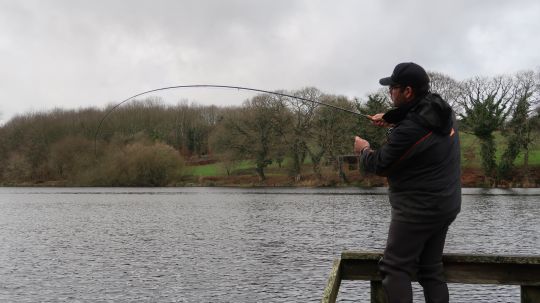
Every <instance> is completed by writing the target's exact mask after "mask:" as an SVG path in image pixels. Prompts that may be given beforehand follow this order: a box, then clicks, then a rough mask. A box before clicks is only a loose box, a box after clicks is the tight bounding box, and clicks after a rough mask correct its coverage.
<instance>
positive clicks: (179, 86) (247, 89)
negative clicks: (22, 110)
mask: <svg viewBox="0 0 540 303" xmlns="http://www.w3.org/2000/svg"><path fill="white" fill-rule="evenodd" d="M177 88H225V89H236V90H244V91H252V92H258V93H264V94H271V95H276V96H281V97H287V98H293V99H297V100H300V101H304V102H310V103H314V104H318V105H323V106H326V107H330V108H333V109H337V110H340V111H343V112H347V113H350V114H354V115H358V116H362V117H364V118H366V119H369V120H371V116H369V115H366V114H362V113H359V112H355V111H352V110H350V109H346V108H343V107H339V106H336V105H332V104H328V103H324V102H321V101H317V100H312V99H307V98H302V97H298V96H294V95H289V94H285V93H280V92H273V91H268V90H264V89H257V88H250V87H242V86H232V85H215V84H192V85H176V86H167V87H161V88H156V89H152V90H148V91H145V92H142V93H138V94H136V95H133V96H131V97H129V98H127V99H125V100H123V101H121V102H119V103H118V104H116V105H115V106H113V107H112V108H111V109H110V110H109V111H107V112H106V113H105V115H104V116H103V118H101V121H99V124H98V127H97V130H96V133H95V135H94V154H95V155H97V136H98V134H99V131H100V129H101V125H102V124H103V121H105V119H106V118H107V117H108V116H109V115H110V114H111V113H112V112H113V111H114V110H115V109H116V108H118V107H119V106H121V105H122V104H124V103H126V102H128V101H130V100H133V99H135V98H137V97H140V96H142V95H146V94H149V93H153V92H157V91H164V90H169V89H177Z"/></svg>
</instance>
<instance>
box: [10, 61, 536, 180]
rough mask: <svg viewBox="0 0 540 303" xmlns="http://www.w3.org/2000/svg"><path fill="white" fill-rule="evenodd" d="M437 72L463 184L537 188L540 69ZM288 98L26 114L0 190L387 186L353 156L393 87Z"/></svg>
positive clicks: (14, 130) (434, 79) (15, 122)
mask: <svg viewBox="0 0 540 303" xmlns="http://www.w3.org/2000/svg"><path fill="white" fill-rule="evenodd" d="M429 74H430V78H431V86H432V90H433V91H434V92H437V93H439V94H441V96H442V97H443V98H444V99H445V100H447V101H448V102H449V104H450V105H451V106H452V107H453V109H454V111H455V113H456V119H457V122H458V128H459V136H460V142H461V156H462V158H461V166H462V172H463V175H462V184H463V186H464V187H483V188H496V187H498V188H526V187H539V186H540V140H539V138H540V106H539V104H540V74H539V73H538V72H533V71H524V72H518V73H515V74H514V75H502V76H496V77H474V78H471V79H467V80H464V81H456V80H454V79H452V78H450V77H448V76H446V75H443V74H440V73H436V72H430V73H429ZM280 92H284V93H286V95H274V94H259V95H256V96H253V97H252V98H250V99H247V100H245V101H244V103H243V104H242V105H240V106H228V107H218V106H214V105H212V106H203V105H198V104H194V103H191V104H189V103H188V102H187V101H180V102H178V103H177V104H175V105H170V104H165V103H164V102H163V100H161V99H160V98H158V97H150V98H146V99H143V100H133V101H132V102H129V103H126V104H124V105H122V106H121V107H118V108H117V106H115V105H110V106H108V107H107V108H102V109H99V108H82V109H78V110H64V109H55V110H52V111H47V112H33V113H27V114H24V115H19V116H16V117H14V118H12V119H10V120H9V121H8V122H7V123H5V124H4V125H1V126H0V185H1V186H88V187H164V186H238V187H249V186H253V187H255V186H288V187H291V186H297V187H325V186H326V187H340V186H359V187H370V186H386V185H387V184H386V179H385V178H381V177H377V176H370V175H363V174H362V172H360V170H359V169H358V163H354V162H355V161H352V160H354V159H357V158H356V157H354V156H352V157H351V156H347V155H350V153H351V152H352V148H353V142H354V141H353V138H354V136H355V135H358V136H361V137H362V138H365V139H366V140H368V141H369V142H370V144H371V147H372V148H373V149H378V148H379V147H380V146H382V145H383V144H384V143H385V141H386V137H387V131H388V130H387V129H383V128H380V127H376V126H373V125H372V124H371V122H370V121H369V120H368V119H366V118H365V116H362V115H355V114H354V113H382V112H386V111H388V110H389V109H390V108H391V106H392V102H391V100H389V96H388V91H387V90H383V89H382V90H380V91H377V92H373V93H371V94H368V95H367V96H366V97H364V98H363V99H362V100H360V99H358V98H350V97H347V96H342V95H333V94H327V93H323V92H321V91H320V90H318V89H317V88H315V87H306V88H302V89H299V90H295V91H280ZM298 98H301V99H302V100H304V101H301V100H300V99H298ZM305 100H316V101H317V102H319V103H315V102H307V101H305ZM218 101H219V100H216V102H218ZM321 104H324V105H330V106H333V108H332V107H329V106H323V105H321ZM336 107H338V108H341V109H345V110H346V111H348V112H344V111H339V110H336V109H335V108H336ZM113 109H114V110H113ZM105 118H107V119H105ZM344 156H347V157H346V158H343V157H344ZM345 159H347V160H345Z"/></svg>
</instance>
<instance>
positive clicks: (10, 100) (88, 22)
mask: <svg viewBox="0 0 540 303" xmlns="http://www.w3.org/2000/svg"><path fill="white" fill-rule="evenodd" d="M403 61H413V62H416V63H419V64H420V65H422V66H424V67H425V68H426V69H427V70H432V71H437V72H442V73H444V74H447V75H449V76H451V77H454V78H455V79H457V80H462V79H465V78H469V77H472V76H476V75H486V76H490V75H495V74H501V73H514V72H517V71H520V70H523V69H533V70H536V69H537V68H538V67H539V66H540V1H537V0H514V1H506V0H505V1H502V0H489V1H488V0H484V1H474V0H453V1H433V0H417V1H390V0H339V1H331V0H327V1H319V0H304V1H301V0H298V1H296V0H262V1H260V0H243V1H241V0H235V1H229V0H214V1H209V0H193V1H192V0H176V1H165V0H145V1H143V0H94V1H89V0H58V1H54V0H34V1H31V0H0V102H1V103H0V120H1V121H3V122H5V121H7V120H9V119H10V118H12V117H13V116H14V115H16V114H23V113H27V112H30V111H42V110H49V109H53V108H56V107H58V108H64V109H77V108H81V107H93V106H94V107H103V106H105V105H107V104H111V103H117V102H119V101H121V100H123V99H125V98H127V97H129V96H131V95H134V94H137V93H140V92H143V91H146V90H150V89H154V88H159V87H165V86H172V85H182V84H222V85H237V86H247V87H254V88H259V89H266V90H277V89H286V90H295V89H300V88H302V87H306V86H315V87H317V88H319V89H320V90H322V91H323V92H326V93H332V94H343V95H347V96H350V97H354V96H356V97H360V98H363V97H364V96H365V95H366V94H367V93H371V92H374V91H376V90H377V89H378V88H379V85H378V80H379V78H381V77H385V76H388V75H389V74H390V73H391V72H392V69H393V67H394V66H395V65H396V64H397V63H399V62H403ZM161 96H163V97H164V98H165V102H166V103H167V104H176V103H177V102H178V101H179V100H180V99H189V100H190V101H196V102H198V103H200V104H216V105H225V104H240V103H241V102H242V101H243V100H245V99H246V98H248V97H250V96H253V94H251V93H241V92H237V91H235V90H232V91H230V90H229V91H227V90H216V89H211V90H193V89H189V90H188V89H184V90H174V91H169V92H167V93H166V94H162V95H161Z"/></svg>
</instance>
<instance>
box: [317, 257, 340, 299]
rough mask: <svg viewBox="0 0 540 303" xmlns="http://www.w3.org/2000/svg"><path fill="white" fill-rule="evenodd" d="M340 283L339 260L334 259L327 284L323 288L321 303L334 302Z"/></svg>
mask: <svg viewBox="0 0 540 303" xmlns="http://www.w3.org/2000/svg"><path fill="white" fill-rule="evenodd" d="M340 285H341V260H340V259H336V260H334V264H333V266H332V271H331V272H330V277H329V278H328V284H326V288H325V289H324V293H323V299H322V301H321V302H322V303H335V302H336V299H337V295H338V292H339V286H340Z"/></svg>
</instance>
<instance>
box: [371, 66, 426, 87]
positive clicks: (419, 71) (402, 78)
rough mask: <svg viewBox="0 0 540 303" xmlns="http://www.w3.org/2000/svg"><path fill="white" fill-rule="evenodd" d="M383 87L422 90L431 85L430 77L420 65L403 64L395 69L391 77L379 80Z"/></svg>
mask: <svg viewBox="0 0 540 303" xmlns="http://www.w3.org/2000/svg"><path fill="white" fill-rule="evenodd" d="M379 83H380V84H381V85H385V86H388V85H402V86H411V87H413V88H421V87H423V86H425V85H429V76H428V74H427V73H426V71H425V70H424V68H423V67H421V66H420V65H418V64H416V63H413V62H403V63H400V64H398V65H396V67H395V68H394V71H393V72H392V75H391V76H390V77H386V78H382V79H381V80H379Z"/></svg>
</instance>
